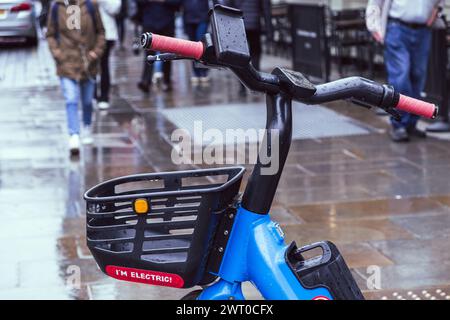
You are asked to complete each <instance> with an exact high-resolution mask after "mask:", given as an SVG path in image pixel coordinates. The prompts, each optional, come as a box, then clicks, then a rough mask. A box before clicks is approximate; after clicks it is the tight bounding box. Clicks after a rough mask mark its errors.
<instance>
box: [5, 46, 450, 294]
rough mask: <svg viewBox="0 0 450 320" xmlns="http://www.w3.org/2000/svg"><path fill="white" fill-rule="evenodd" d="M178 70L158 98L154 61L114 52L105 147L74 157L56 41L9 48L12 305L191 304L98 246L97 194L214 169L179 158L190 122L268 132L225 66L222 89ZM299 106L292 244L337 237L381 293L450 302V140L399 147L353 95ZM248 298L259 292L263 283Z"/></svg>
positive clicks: (284, 217)
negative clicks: (113, 270) (148, 71)
mask: <svg viewBox="0 0 450 320" xmlns="http://www.w3.org/2000/svg"><path fill="white" fill-rule="evenodd" d="M275 64H288V63H287V62H286V61H284V60H282V59H277V58H274V57H268V56H266V57H264V60H263V68H264V69H266V70H270V69H271V68H272V67H273V66H274V65H275ZM173 66H174V70H173V79H174V85H173V91H172V92H169V93H166V92H163V91H162V90H160V89H158V88H156V87H154V88H152V92H151V94H150V95H145V94H142V93H141V92H140V91H138V89H137V88H136V82H137V81H138V79H139V77H140V73H141V69H142V57H141V56H134V55H132V53H131V50H128V49H127V50H125V51H122V50H119V49H116V50H114V53H113V59H112V70H113V75H112V79H113V84H114V89H113V99H112V103H111V108H110V109H109V110H108V111H98V110H97V111H96V112H95V122H94V123H95V124H94V139H95V143H94V144H93V145H92V146H85V147H84V148H83V150H82V152H81V155H80V159H70V158H69V156H68V154H69V153H68V150H67V132H66V130H67V129H66V122H65V121H66V115H65V109H64V101H63V98H62V95H61V92H60V89H59V83H58V78H57V77H56V75H55V67H54V64H53V60H52V59H51V57H50V54H49V51H48V49H47V45H46V42H45V41H40V45H39V47H38V49H30V48H25V47H20V46H8V47H4V48H1V49H0V92H1V95H0V108H1V112H0V217H1V218H2V220H3V224H2V228H1V232H0V239H1V240H3V242H4V245H2V246H1V247H0V273H1V274H2V276H1V277H0V299H15V298H20V299H28V298H29V299H50V298H54V299H179V298H181V297H182V296H183V295H184V294H186V293H187V292H189V291H190V290H178V289H177V290H175V289H168V288H162V287H153V286H145V285H139V284H134V283H126V282H118V281H116V280H114V279H112V278H108V277H107V276H106V275H104V274H102V273H101V272H100V270H99V269H98V267H97V266H96V264H95V261H94V259H93V258H92V256H91V255H90V252H89V250H88V249H87V247H86V240H85V202H84V200H83V199H82V196H83V193H84V191H85V190H87V189H88V188H90V187H92V186H94V185H95V184H97V183H99V182H101V181H104V180H107V179H110V178H114V177H118V176H123V175H129V174H135V173H145V172H158V171H171V170H182V169H192V168H198V167H206V165H205V166H198V165H197V166H193V165H192V166H191V165H182V166H177V165H175V164H173V162H172V161H171V158H170V155H171V151H172V142H171V141H170V137H171V134H172V132H173V131H174V130H175V129H177V128H178V127H189V126H191V125H192V124H193V121H195V120H199V118H200V120H203V122H204V123H205V125H206V124H207V123H208V122H209V121H211V127H219V128H222V129H225V128H240V127H242V126H246V125H248V126H250V127H255V126H259V127H258V128H257V129H259V128H263V127H264V121H265V114H264V112H265V102H264V97H263V96H262V95H256V94H248V95H247V96H241V95H239V89H240V88H239V84H238V82H237V80H236V78H235V77H234V76H233V75H231V74H230V73H229V72H227V71H223V70H213V71H212V72H211V78H212V79H211V84H210V86H208V87H192V86H191V84H190V82H189V79H190V69H191V68H190V63H189V62H175V63H174V64H173ZM296 107H297V109H296ZM259 108H260V110H259ZM294 109H295V110H294V122H295V123H296V124H295V125H294V141H293V142H292V147H291V152H290V155H289V158H288V161H287V164H286V168H285V171H284V173H283V176H282V180H281V182H280V185H279V189H278V193H277V196H276V199H275V201H274V205H273V209H272V214H273V218H274V220H276V221H278V222H279V223H280V224H281V226H282V227H283V229H284V231H285V232H286V237H287V239H286V241H287V242H291V241H293V240H295V241H296V242H297V244H298V245H305V244H308V243H311V242H315V241H320V240H331V241H333V242H334V243H336V245H337V246H338V247H339V249H340V250H341V252H342V253H343V255H344V257H345V259H346V261H347V263H348V265H349V267H350V268H351V270H352V273H353V275H354V276H355V278H356V279H357V282H358V284H359V286H360V288H361V289H362V290H363V293H364V294H365V296H366V298H368V299H381V298H383V299H399V296H400V297H401V298H408V299H415V298H421V299H431V298H432V297H434V298H435V299H450V272H449V271H450V251H449V250H448V245H449V236H450V183H449V177H450V173H449V172H450V162H449V161H448V160H449V159H450V141H448V140H447V139H446V137H445V136H444V137H443V138H440V137H439V136H433V137H430V138H428V139H427V140H414V141H413V142H412V143H409V144H402V145H399V144H394V143H391V142H390V140H388V138H387V135H386V130H387V129H388V125H387V121H386V119H385V118H382V117H378V116H376V115H375V113H374V112H373V111H369V112H368V111H366V110H361V108H356V107H354V106H352V105H350V104H347V103H345V102H341V103H336V104H332V105H327V106H322V107H320V108H316V109H315V108H313V107H310V108H306V107H305V106H301V105H299V104H295V105H294ZM233 112H234V113H233ZM236 112H241V113H240V114H242V115H245V116H242V115H241V116H239V117H235V116H233V114H235V113H236ZM314 112H320V114H318V115H317V117H318V118H317V120H315V121H312V120H311V121H312V122H308V119H315V118H314V116H315V114H314ZM325 116H326V117H328V118H327V119H325V120H323V119H324V118H323V117H325ZM241 117H242V118H243V120H239V119H237V118H241ZM321 117H322V118H321ZM213 121H214V122H213ZM333 128H334V129H333ZM342 128H344V129H342ZM244 129H245V128H244ZM332 129H333V130H336V132H334V131H333V134H330V132H331V131H330V130H332ZM341 129H342V130H341ZM246 167H247V169H248V170H247V173H246V175H245V179H244V180H246V178H247V177H248V174H249V171H250V170H251V169H252V166H251V165H246ZM243 185H244V186H245V181H244V183H243ZM371 266H377V267H379V268H380V269H379V270H380V272H381V273H380V275H381V290H373V289H371V288H368V286H367V282H368V281H367V280H368V279H369V280H370V276H371V270H372V268H371ZM78 275H79V276H80V277H81V278H80V279H81V285H80V286H79V287H78V286H77V285H76V284H75V285H74V282H73V279H74V277H77V276H78ZM245 293H246V294H247V296H248V297H249V298H258V297H259V296H258V294H257V293H256V291H255V290H254V289H253V287H252V286H251V284H247V285H246V287H245ZM427 294H428V295H429V296H427ZM414 295H416V296H415V297H414Z"/></svg>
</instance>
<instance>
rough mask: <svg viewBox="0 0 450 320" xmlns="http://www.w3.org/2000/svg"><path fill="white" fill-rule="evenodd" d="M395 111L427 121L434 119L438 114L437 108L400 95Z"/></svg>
mask: <svg viewBox="0 0 450 320" xmlns="http://www.w3.org/2000/svg"><path fill="white" fill-rule="evenodd" d="M397 109H399V110H402V111H405V112H409V113H412V114H415V115H418V116H421V117H424V118H428V119H435V118H436V117H437V115H438V112H439V108H438V107H437V106H436V105H434V104H432V103H428V102H425V101H422V100H418V99H414V98H411V97H407V96H404V95H402V94H401V95H400V98H399V101H398V104H397Z"/></svg>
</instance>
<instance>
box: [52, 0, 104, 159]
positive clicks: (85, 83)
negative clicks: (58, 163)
mask: <svg viewBox="0 0 450 320" xmlns="http://www.w3.org/2000/svg"><path fill="white" fill-rule="evenodd" d="M47 29H48V31H47V41H48V45H49V47H50V51H51V53H52V55H53V58H54V59H55V62H56V70H57V74H58V76H59V77H60V82H61V89H62V91H63V95H64V99H65V101H66V110H67V123H68V129H69V134H70V139H69V149H70V152H71V154H77V153H79V148H80V121H79V118H78V100H79V99H80V96H81V104H82V106H83V124H84V130H83V131H84V132H83V134H84V137H83V143H92V136H91V121H92V101H93V98H94V91H95V77H96V75H97V71H98V61H99V58H100V57H101V55H102V54H103V50H104V47H105V29H104V27H103V24H102V20H101V17H100V13H99V9H98V5H97V3H96V2H95V0H55V1H54V2H53V4H52V7H51V9H50V12H49V16H48V22H47Z"/></svg>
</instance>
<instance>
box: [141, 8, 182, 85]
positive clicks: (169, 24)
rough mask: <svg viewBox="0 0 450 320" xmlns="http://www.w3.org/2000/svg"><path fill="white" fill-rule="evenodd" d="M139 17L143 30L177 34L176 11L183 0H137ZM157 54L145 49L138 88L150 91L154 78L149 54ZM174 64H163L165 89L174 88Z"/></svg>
mask: <svg viewBox="0 0 450 320" xmlns="http://www.w3.org/2000/svg"><path fill="white" fill-rule="evenodd" d="M136 1H137V6H138V14H137V16H138V17H140V18H139V19H140V20H141V21H142V28H143V32H152V33H157V34H161V35H164V36H168V37H173V36H174V35H175V13H176V11H178V9H179V7H180V4H181V0H136ZM149 54H153V55H154V54H155V52H152V51H144V68H143V71H142V76H141V80H140V81H139V82H138V88H139V89H140V90H141V91H143V92H145V93H148V92H150V86H151V84H152V78H153V65H150V64H148V63H147V60H146V58H147V56H148V55H149ZM171 70H172V64H171V62H170V61H168V62H165V63H164V64H163V84H162V88H163V90H164V91H170V90H171V89H172V80H171Z"/></svg>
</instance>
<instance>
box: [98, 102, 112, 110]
mask: <svg viewBox="0 0 450 320" xmlns="http://www.w3.org/2000/svg"><path fill="white" fill-rule="evenodd" d="M97 108H98V109H100V110H106V109H109V103H108V102H106V101H100V102H99V103H97Z"/></svg>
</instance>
